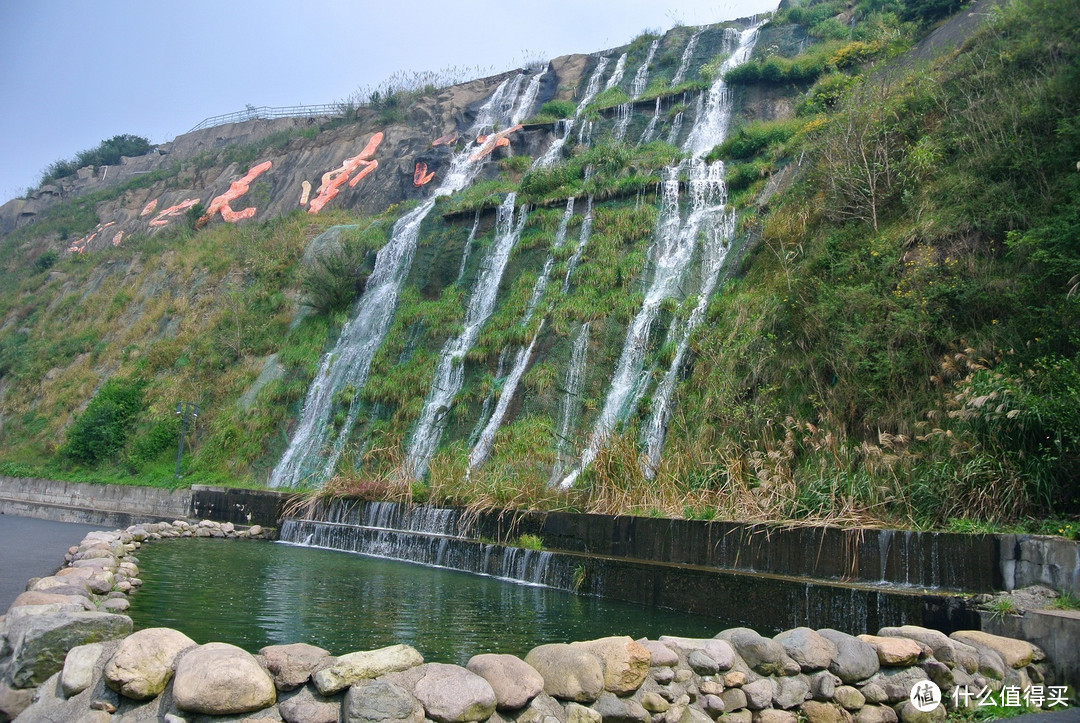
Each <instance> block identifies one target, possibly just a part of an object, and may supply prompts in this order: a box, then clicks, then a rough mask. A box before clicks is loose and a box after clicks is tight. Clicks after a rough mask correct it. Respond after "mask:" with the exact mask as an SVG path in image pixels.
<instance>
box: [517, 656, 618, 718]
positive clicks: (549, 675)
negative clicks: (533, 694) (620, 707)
mask: <svg viewBox="0 0 1080 723" xmlns="http://www.w3.org/2000/svg"><path fill="white" fill-rule="evenodd" d="M525 662H526V663H528V664H529V665H531V666H532V667H533V668H534V669H535V670H536V672H538V673H540V675H541V676H542V677H543V678H544V692H545V693H547V694H548V695H550V696H552V697H553V698H558V699H560V700H567V701H575V702H578V703H592V702H593V701H595V700H596V699H597V698H598V697H600V693H601V692H602V691H603V690H604V670H603V666H602V665H601V663H600V659H599V658H597V657H596V656H595V655H593V654H592V653H590V652H588V651H587V650H583V649H582V648H575V647H572V646H570V645H568V644H566V643H551V644H549V645H540V646H538V647H536V648H533V649H532V650H530V651H529V653H528V655H526V656H525Z"/></svg>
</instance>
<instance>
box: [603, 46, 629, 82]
mask: <svg viewBox="0 0 1080 723" xmlns="http://www.w3.org/2000/svg"><path fill="white" fill-rule="evenodd" d="M625 72H626V53H623V54H622V55H620V56H619V59H618V60H616V61H615V70H613V71H611V77H610V78H608V82H607V84H606V85H605V86H604V90H611V89H612V88H614V87H615V86H617V85H618V84H619V83H621V82H622V78H623V74H624V73H625Z"/></svg>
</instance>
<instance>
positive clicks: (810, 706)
mask: <svg viewBox="0 0 1080 723" xmlns="http://www.w3.org/2000/svg"><path fill="white" fill-rule="evenodd" d="M802 712H803V715H804V716H806V720H807V721H808V722H809V723H852V721H853V720H854V719H853V718H852V716H851V713H848V712H847V711H846V710H844V709H843V708H841V707H840V706H838V705H836V704H835V703H822V702H820V701H816V700H808V701H806V702H805V703H803V704H802Z"/></svg>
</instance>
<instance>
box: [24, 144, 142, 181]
mask: <svg viewBox="0 0 1080 723" xmlns="http://www.w3.org/2000/svg"><path fill="white" fill-rule="evenodd" d="M151 148H153V146H152V145H150V141H149V140H147V139H146V138H143V137H142V136H133V135H130V134H127V133H125V134H123V135H119V136H113V137H112V138H110V139H109V140H107V141H102V142H101V143H100V144H98V147H97V148H91V149H89V150H85V151H80V152H79V153H78V154H76V156H75V157H74V158H72V159H70V160H64V159H61V160H58V161H54V162H53V163H51V164H50V165H49V166H48V167H47V168H46V169H45V172H44V173H43V174H42V177H41V183H42V184H45V183H48V182H49V181H55V180H56V179H58V178H64V177H65V176H73V175H75V171H77V170H79V169H80V168H82V167H84V166H115V165H116V164H117V163H119V162H120V158H121V157H122V156H144V155H146V154H147V153H149V152H150V149H151Z"/></svg>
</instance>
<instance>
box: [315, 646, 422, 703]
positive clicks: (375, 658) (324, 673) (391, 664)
mask: <svg viewBox="0 0 1080 723" xmlns="http://www.w3.org/2000/svg"><path fill="white" fill-rule="evenodd" d="M423 662H424V657H423V656H422V655H420V653H419V652H418V651H417V650H416V648H413V647H411V646H409V645H390V646H388V647H385V648H379V649H377V650H361V651H357V652H355V653H348V654H347V655H342V656H341V657H339V658H337V659H336V660H335V661H334V663H333V665H330V666H329V667H327V668H322V669H320V670H317V671H315V673H314V674H313V675H312V676H311V680H312V681H313V682H314V683H315V687H316V688H317V689H318V690H319V692H320V693H322V694H323V695H333V694H334V693H337V692H339V691H342V690H345V689H346V688H348V687H349V686H350V685H353V684H354V683H359V682H360V681H361V680H366V679H368V678H378V677H379V676H380V675H386V674H387V673H394V672H398V671H401V670H408V669H409V668H415V667H416V666H418V665H421V664H422V663H423Z"/></svg>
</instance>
